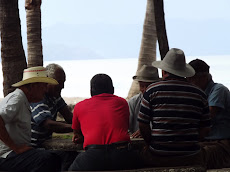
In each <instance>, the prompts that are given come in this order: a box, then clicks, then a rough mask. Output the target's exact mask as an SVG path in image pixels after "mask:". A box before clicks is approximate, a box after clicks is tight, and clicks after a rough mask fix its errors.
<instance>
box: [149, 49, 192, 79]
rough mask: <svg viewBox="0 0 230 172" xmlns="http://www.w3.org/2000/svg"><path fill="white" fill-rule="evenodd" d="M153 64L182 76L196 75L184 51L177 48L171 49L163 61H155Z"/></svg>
mask: <svg viewBox="0 0 230 172" xmlns="http://www.w3.org/2000/svg"><path fill="white" fill-rule="evenodd" d="M152 65H153V66H154V67H157V68H160V69H162V70H164V71H166V72H169V73H171V74H174V75H176V76H180V77H191V76H193V75H195V70H194V69H193V67H192V66H191V65H189V64H187V63H186V62H185V55H184V52H183V51H182V50H180V49H177V48H172V49H170V50H169V51H168V52H167V54H166V55H165V57H164V59H163V60H162V61H154V62H153V63H152Z"/></svg>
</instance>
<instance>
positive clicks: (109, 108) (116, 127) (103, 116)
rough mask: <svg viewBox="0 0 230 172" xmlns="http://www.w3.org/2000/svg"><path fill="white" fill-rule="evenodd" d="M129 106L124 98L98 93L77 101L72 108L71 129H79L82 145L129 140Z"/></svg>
mask: <svg viewBox="0 0 230 172" xmlns="http://www.w3.org/2000/svg"><path fill="white" fill-rule="evenodd" d="M128 125H129V108H128V104H127V102H126V100H125V99H123V98H120V97H117V96H115V95H112V94H107V93H103V94H99V95H96V96H93V97H92V98H90V99H86V100H84V101H82V102H80V103H78V104H77V105H76V106H75V108H74V117H73V126H72V127H73V129H75V130H79V129H81V131H82V134H83V135H84V147H86V146H87V145H92V144H99V145H103V144H111V143H115V142H119V141H129V140H130V138H129V135H128V132H127V131H128Z"/></svg>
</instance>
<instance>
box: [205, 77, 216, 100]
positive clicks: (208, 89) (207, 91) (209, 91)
mask: <svg viewBox="0 0 230 172" xmlns="http://www.w3.org/2000/svg"><path fill="white" fill-rule="evenodd" d="M214 85H215V83H214V81H213V80H211V81H209V83H208V85H207V87H206V89H205V94H206V95H207V96H209V95H210V93H211V90H212V88H213V86H214Z"/></svg>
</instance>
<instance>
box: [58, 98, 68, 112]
mask: <svg viewBox="0 0 230 172" xmlns="http://www.w3.org/2000/svg"><path fill="white" fill-rule="evenodd" d="M56 101H57V107H58V108H59V109H61V108H63V107H65V106H67V104H66V102H65V100H64V99H63V98H62V97H59V98H57V100H56Z"/></svg>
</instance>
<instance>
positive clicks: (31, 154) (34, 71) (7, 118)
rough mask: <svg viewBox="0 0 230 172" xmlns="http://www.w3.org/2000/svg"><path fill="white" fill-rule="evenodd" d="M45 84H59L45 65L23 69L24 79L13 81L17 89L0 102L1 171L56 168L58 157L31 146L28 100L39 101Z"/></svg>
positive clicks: (49, 169) (48, 169)
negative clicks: (48, 73)
mask: <svg viewBox="0 0 230 172" xmlns="http://www.w3.org/2000/svg"><path fill="white" fill-rule="evenodd" d="M47 84H54V85H55V84H56V85H57V84H58V82H57V81H56V80H54V79H52V78H49V77H47V72H46V69H45V68H44V67H41V66H38V67H31V68H28V69H25V70H24V73H23V79H22V81H20V82H17V83H15V84H13V85H12V86H13V87H16V90H15V91H14V92H12V93H10V94H8V95H7V96H6V97H5V98H4V99H3V100H2V101H1V103H0V170H3V171H58V170H60V167H59V166H60V160H59V158H58V157H57V156H56V155H55V154H53V153H49V152H46V151H42V150H36V149H33V148H32V147H31V146H30V141H31V110H30V106H29V103H31V102H37V101H40V100H41V99H42V98H43V96H44V93H45V90H46V85H47Z"/></svg>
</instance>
